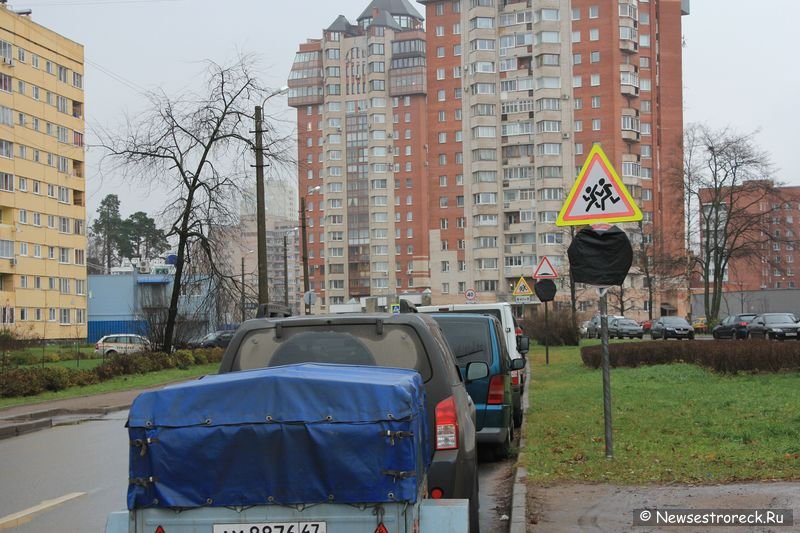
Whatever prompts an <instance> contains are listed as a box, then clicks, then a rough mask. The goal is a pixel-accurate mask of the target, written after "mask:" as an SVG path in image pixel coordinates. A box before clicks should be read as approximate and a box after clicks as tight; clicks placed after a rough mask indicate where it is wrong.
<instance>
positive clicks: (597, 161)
mask: <svg viewBox="0 0 800 533" xmlns="http://www.w3.org/2000/svg"><path fill="white" fill-rule="evenodd" d="M637 220H642V212H641V211H640V210H639V206H637V205H636V203H635V202H634V201H633V198H632V197H631V195H630V193H629V192H628V189H626V188H625V185H624V184H623V183H622V180H621V179H620V178H619V175H618V174H617V172H616V170H614V167H613V166H612V165H611V162H610V161H609V160H608V157H606V154H605V152H603V149H602V148H600V145H599V144H595V145H594V146H593V147H592V149H591V151H590V152H589V155H588V156H587V157H586V161H585V162H584V164H583V168H581V171H580V174H578V179H577V180H575V184H574V185H573V186H572V190H571V191H570V193H569V195H568V196H567V200H566V201H565V202H564V205H563V206H562V207H561V212H559V213H558V218H557V219H556V225H557V226H579V225H582V224H593V223H602V222H635V221H637Z"/></svg>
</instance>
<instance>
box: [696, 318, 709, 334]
mask: <svg viewBox="0 0 800 533" xmlns="http://www.w3.org/2000/svg"><path fill="white" fill-rule="evenodd" d="M692 328H694V332H695V333H708V321H707V320H706V317H704V316H698V317H695V318H694V319H693V320H692Z"/></svg>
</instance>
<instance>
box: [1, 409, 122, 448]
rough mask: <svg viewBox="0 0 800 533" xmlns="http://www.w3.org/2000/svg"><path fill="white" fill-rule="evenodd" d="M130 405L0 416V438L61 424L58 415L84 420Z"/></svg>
mask: <svg viewBox="0 0 800 533" xmlns="http://www.w3.org/2000/svg"><path fill="white" fill-rule="evenodd" d="M130 406H131V404H130V403H124V404H119V405H110V406H104V407H99V408H98V407H91V408H89V407H87V408H77V409H43V410H41V411H32V412H29V413H24V414H20V415H17V416H11V417H6V418H0V440H3V439H9V438H12V437H17V436H19V435H23V434H25V433H31V432H33V431H38V430H40V429H47V428H51V427H54V426H58V425H63V424H62V423H59V422H58V420H57V418H58V417H64V416H78V417H79V416H86V419H85V420H88V419H90V418H91V417H92V415H99V416H102V415H107V414H109V413H113V412H116V411H123V410H125V409H128V408H130ZM81 421H82V420H75V421H73V422H71V423H80V422H81Z"/></svg>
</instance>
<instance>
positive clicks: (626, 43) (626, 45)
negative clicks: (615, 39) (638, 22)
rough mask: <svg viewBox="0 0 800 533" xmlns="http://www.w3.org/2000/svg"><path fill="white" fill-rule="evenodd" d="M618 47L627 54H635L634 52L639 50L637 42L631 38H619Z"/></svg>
mask: <svg viewBox="0 0 800 533" xmlns="http://www.w3.org/2000/svg"><path fill="white" fill-rule="evenodd" d="M619 49H620V50H622V51H623V52H627V53H629V54H635V53H636V52H638V51H639V43H637V42H636V41H634V40H633V39H620V40H619Z"/></svg>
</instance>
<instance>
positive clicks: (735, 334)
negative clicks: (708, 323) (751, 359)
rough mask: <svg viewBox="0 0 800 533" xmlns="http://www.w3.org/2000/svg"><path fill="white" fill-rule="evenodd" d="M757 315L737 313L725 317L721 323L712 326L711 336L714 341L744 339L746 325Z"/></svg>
mask: <svg viewBox="0 0 800 533" xmlns="http://www.w3.org/2000/svg"><path fill="white" fill-rule="evenodd" d="M756 316H757V315H756V314H755V313H739V314H738V315H730V316H726V317H725V318H723V319H722V322H720V323H719V324H717V325H716V326H714V329H712V330H711V336H712V337H714V338H715V339H746V338H747V324H749V323H750V321H751V320H753V319H754V318H755V317H756Z"/></svg>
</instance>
